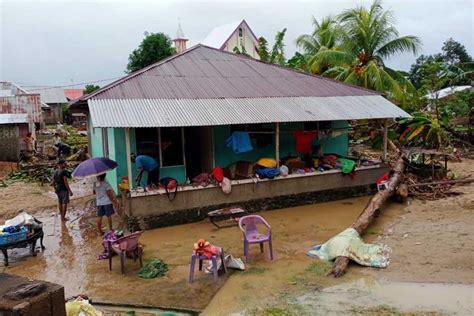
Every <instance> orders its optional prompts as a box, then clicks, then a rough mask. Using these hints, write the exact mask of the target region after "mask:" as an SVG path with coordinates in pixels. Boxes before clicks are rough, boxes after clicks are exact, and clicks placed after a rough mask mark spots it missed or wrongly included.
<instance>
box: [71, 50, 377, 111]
mask: <svg viewBox="0 0 474 316" xmlns="http://www.w3.org/2000/svg"><path fill="white" fill-rule="evenodd" d="M377 94H378V93H376V92H374V91H372V90H367V89H363V88H360V87H355V86H351V85H348V84H344V83H341V82H338V81H335V80H332V79H328V78H323V77H319V76H313V75H310V74H307V73H302V72H299V71H296V70H293V69H289V68H285V67H281V66H277V65H272V64H268V63H265V62H261V61H258V60H255V59H252V58H250V57H245V56H242V55H237V54H233V53H229V52H225V51H220V50H217V49H214V48H211V47H207V46H203V45H196V46H194V47H192V48H190V49H188V50H186V51H185V52H183V53H181V54H177V55H174V56H171V57H170V58H168V59H166V60H163V61H160V62H158V63H155V64H153V65H150V66H148V67H146V68H144V69H142V70H139V71H137V72H135V73H133V74H130V75H128V76H126V77H124V78H122V79H119V80H117V81H115V82H113V83H111V84H109V85H107V86H105V87H103V88H102V89H100V90H98V91H96V92H93V93H91V94H89V95H87V96H83V97H81V98H79V99H78V100H77V101H76V102H78V101H85V100H89V99H91V98H92V99H220V98H269V97H330V96H360V95H377Z"/></svg>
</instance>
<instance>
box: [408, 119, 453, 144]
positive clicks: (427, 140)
mask: <svg viewBox="0 0 474 316" xmlns="http://www.w3.org/2000/svg"><path fill="white" fill-rule="evenodd" d="M399 123H400V124H401V125H402V126H403V125H406V126H407V127H406V128H405V130H404V131H403V132H402V134H401V135H400V138H399V140H400V142H401V143H402V144H405V145H410V146H421V147H425V148H436V149H444V148H446V147H447V146H449V145H450V139H449V133H448V132H447V130H446V128H447V127H448V124H449V122H448V120H447V118H446V117H443V119H442V120H441V121H440V120H438V118H436V117H433V116H431V115H429V114H426V113H420V112H416V113H413V114H412V117H411V118H409V119H402V120H400V121H399Z"/></svg>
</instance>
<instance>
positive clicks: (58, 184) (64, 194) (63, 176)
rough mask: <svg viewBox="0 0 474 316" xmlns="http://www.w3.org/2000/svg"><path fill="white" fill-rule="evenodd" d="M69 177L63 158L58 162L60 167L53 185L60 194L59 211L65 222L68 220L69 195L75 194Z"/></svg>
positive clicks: (54, 177)
mask: <svg viewBox="0 0 474 316" xmlns="http://www.w3.org/2000/svg"><path fill="white" fill-rule="evenodd" d="M67 178H70V175H69V173H68V172H67V170H66V161H65V160H63V159H61V160H59V162H58V169H56V171H55V172H54V176H53V187H54V192H56V195H57V196H58V205H59V213H60V214H61V221H63V222H65V221H66V220H67V218H66V211H67V205H68V203H69V196H72V195H73V193H72V191H71V188H70V187H69V183H68V181H67Z"/></svg>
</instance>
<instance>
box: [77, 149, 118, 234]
mask: <svg viewBox="0 0 474 316" xmlns="http://www.w3.org/2000/svg"><path fill="white" fill-rule="evenodd" d="M117 166H118V165H117V163H116V162H115V161H113V160H111V159H109V158H106V157H98V158H91V159H87V160H86V161H83V162H81V163H80V164H79V165H78V166H77V167H76V169H75V170H74V172H73V173H72V175H73V177H82V178H84V177H92V176H96V177H97V182H95V183H94V186H93V188H92V191H93V192H94V194H95V195H96V205H97V229H98V231H99V234H101V235H102V233H103V232H102V217H104V216H107V221H108V223H109V229H110V230H113V229H112V217H111V216H112V214H114V207H115V209H116V210H118V209H119V204H118V201H117V199H116V197H115V192H114V190H113V189H112V187H111V186H110V184H109V183H108V182H107V181H106V180H105V173H106V172H107V171H110V170H113V169H115V168H116V167H117Z"/></svg>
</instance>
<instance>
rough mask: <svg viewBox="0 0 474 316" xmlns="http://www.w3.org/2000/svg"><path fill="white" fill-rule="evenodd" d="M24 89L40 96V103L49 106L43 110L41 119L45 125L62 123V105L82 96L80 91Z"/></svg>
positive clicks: (56, 88)
mask: <svg viewBox="0 0 474 316" xmlns="http://www.w3.org/2000/svg"><path fill="white" fill-rule="evenodd" d="M25 89H26V90H27V91H28V92H30V93H38V94H40V96H41V102H43V103H46V104H47V105H48V106H49V107H48V108H44V109H43V119H44V122H45V123H46V124H55V123H57V122H61V123H62V122H63V121H64V117H63V105H65V104H67V103H68V102H69V101H72V100H75V99H78V98H80V97H82V96H83V94H84V92H83V90H82V89H63V88H60V87H48V86H44V87H34V88H29V87H25ZM25 89H24V90H25Z"/></svg>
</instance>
